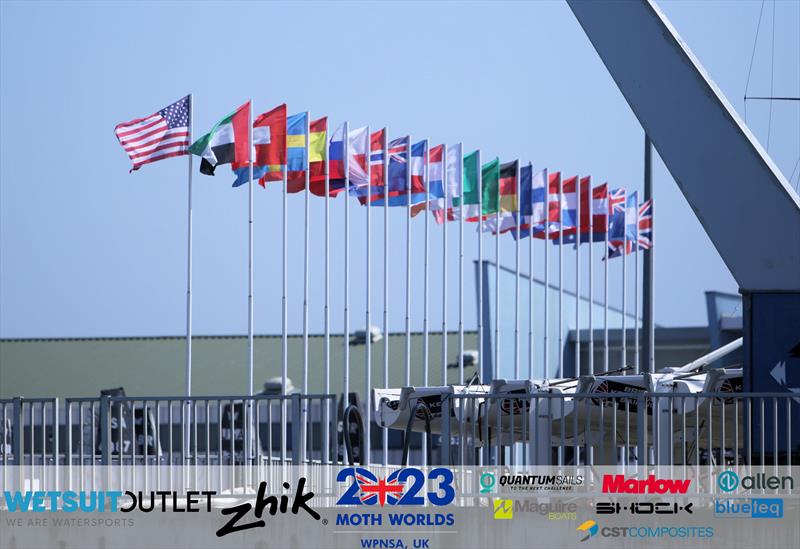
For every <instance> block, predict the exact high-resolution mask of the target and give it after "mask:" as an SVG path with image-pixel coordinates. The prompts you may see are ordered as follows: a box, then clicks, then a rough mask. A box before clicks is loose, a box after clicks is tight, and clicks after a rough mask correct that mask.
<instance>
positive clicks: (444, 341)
mask: <svg viewBox="0 0 800 549" xmlns="http://www.w3.org/2000/svg"><path fill="white" fill-rule="evenodd" d="M429 190H430V189H429ZM442 195H444V198H443V208H444V209H443V210H442V214H444V215H443V217H442V385H447V223H448V221H449V215H448V207H449V206H450V204H449V203H450V202H451V199H450V189H448V187H447V145H442ZM429 198H430V193H429ZM429 203H430V202H429ZM427 216H430V212H426V219H427Z"/></svg>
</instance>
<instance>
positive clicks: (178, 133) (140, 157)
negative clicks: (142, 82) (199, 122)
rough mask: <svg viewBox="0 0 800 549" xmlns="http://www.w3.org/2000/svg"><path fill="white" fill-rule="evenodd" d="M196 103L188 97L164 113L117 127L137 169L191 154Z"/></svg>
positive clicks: (120, 142)
mask: <svg viewBox="0 0 800 549" xmlns="http://www.w3.org/2000/svg"><path fill="white" fill-rule="evenodd" d="M191 112H192V103H191V99H190V97H189V96H188V95H187V96H186V97H184V98H183V99H181V100H179V101H176V102H175V103H173V104H172V105H169V106H168V107H165V108H163V109H161V110H160V111H158V112H156V113H153V114H151V115H150V116H146V117H144V118H137V119H136V120H131V121H130V122H122V123H120V124H117V126H116V127H115V128H114V133H115V134H116V136H117V139H119V144H120V145H122V148H123V149H125V152H127V153H128V156H129V157H130V159H131V161H132V162H133V168H131V170H130V171H134V170H138V169H139V168H141V167H142V166H144V165H145V164H150V163H151V162H156V161H158V160H163V159H165V158H170V157H172V156H183V155H186V154H189V119H190V118H191Z"/></svg>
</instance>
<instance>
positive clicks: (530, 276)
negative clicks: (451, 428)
mask: <svg viewBox="0 0 800 549" xmlns="http://www.w3.org/2000/svg"><path fill="white" fill-rule="evenodd" d="M528 166H529V167H530V169H531V187H530V202H531V204H530V209H531V217H530V219H529V220H528V239H529V240H528V379H533V321H534V318H533V302H534V299H533V176H534V173H533V164H532V163H530V162H528Z"/></svg>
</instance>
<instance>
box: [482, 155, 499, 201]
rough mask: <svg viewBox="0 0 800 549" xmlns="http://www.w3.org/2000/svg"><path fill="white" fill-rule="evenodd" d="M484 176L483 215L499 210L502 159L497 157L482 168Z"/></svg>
mask: <svg viewBox="0 0 800 549" xmlns="http://www.w3.org/2000/svg"><path fill="white" fill-rule="evenodd" d="M481 177H482V178H483V215H490V214H493V213H496V212H497V202H498V197H499V194H500V159H499V158H495V159H494V160H492V161H491V162H487V163H486V164H484V165H483V167H482V168H481Z"/></svg>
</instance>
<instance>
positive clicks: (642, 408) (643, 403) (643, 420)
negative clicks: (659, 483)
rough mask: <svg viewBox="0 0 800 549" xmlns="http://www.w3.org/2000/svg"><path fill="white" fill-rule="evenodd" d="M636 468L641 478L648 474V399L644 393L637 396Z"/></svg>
mask: <svg viewBox="0 0 800 549" xmlns="http://www.w3.org/2000/svg"><path fill="white" fill-rule="evenodd" d="M636 400H637V406H636V416H637V418H636V419H637V421H636V443H637V449H636V453H637V456H636V470H637V472H638V473H639V476H640V478H644V477H645V475H646V474H647V439H646V438H645V437H646V433H647V400H646V399H645V397H644V395H643V394H638V395H637V396H636Z"/></svg>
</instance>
